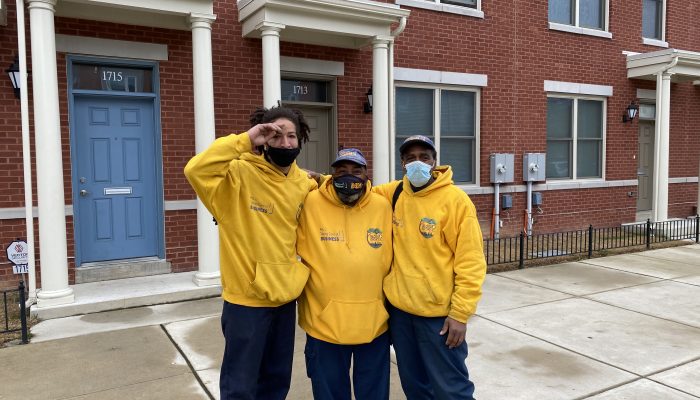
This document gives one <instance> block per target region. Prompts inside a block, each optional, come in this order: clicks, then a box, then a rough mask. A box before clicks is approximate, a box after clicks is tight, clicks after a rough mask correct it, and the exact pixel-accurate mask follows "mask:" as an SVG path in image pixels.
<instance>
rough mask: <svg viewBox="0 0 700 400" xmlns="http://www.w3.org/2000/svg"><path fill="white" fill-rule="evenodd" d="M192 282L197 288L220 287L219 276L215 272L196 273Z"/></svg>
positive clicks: (217, 272)
mask: <svg viewBox="0 0 700 400" xmlns="http://www.w3.org/2000/svg"><path fill="white" fill-rule="evenodd" d="M192 282H194V284H195V285H197V286H200V287H202V286H217V285H221V274H220V273H219V271H216V272H199V271H198V272H197V273H195V274H194V277H192Z"/></svg>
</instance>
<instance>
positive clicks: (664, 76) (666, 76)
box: [661, 71, 676, 80]
mask: <svg viewBox="0 0 700 400" xmlns="http://www.w3.org/2000/svg"><path fill="white" fill-rule="evenodd" d="M675 74H676V73H675V72H668V71H664V72H663V73H662V74H661V78H662V79H663V80H670V79H671V77H672V76H673V75H675Z"/></svg>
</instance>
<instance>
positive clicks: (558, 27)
mask: <svg viewBox="0 0 700 400" xmlns="http://www.w3.org/2000/svg"><path fill="white" fill-rule="evenodd" d="M604 1H605V21H603V29H593V28H584V27H582V26H580V24H579V0H575V1H574V24H573V25H567V24H562V23H559V22H549V29H551V30H555V31H563V32H570V33H578V34H580V35H588V36H596V37H602V38H607V39H612V33H610V0H604ZM547 6H548V7H549V2H547ZM548 18H549V17H548Z"/></svg>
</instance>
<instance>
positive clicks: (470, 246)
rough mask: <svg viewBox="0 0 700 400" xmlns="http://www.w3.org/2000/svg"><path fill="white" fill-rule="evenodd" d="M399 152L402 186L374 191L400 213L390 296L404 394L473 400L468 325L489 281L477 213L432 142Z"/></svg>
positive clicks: (387, 287) (412, 142) (387, 288)
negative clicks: (484, 282)
mask: <svg viewBox="0 0 700 400" xmlns="http://www.w3.org/2000/svg"><path fill="white" fill-rule="evenodd" d="M399 153H400V156H401V166H402V167H403V169H404V171H405V175H404V177H403V179H402V180H401V181H394V182H390V183H387V184H384V185H379V186H375V187H374V188H373V190H375V192H376V193H379V194H381V195H382V196H384V197H385V198H386V199H387V200H389V201H390V202H391V204H392V208H393V221H394V226H393V228H394V229H393V238H394V240H393V249H394V258H393V262H392V265H391V272H390V273H389V275H388V276H387V277H386V278H385V279H384V293H385V295H386V297H387V300H388V304H387V308H388V310H389V315H390V318H389V331H390V334H391V340H392V344H393V346H394V350H395V351H396V358H397V366H398V370H399V377H400V379H401V387H402V388H403V391H404V393H405V394H406V397H407V398H409V399H460V400H469V399H473V398H474V397H473V396H474V384H473V383H472V382H471V381H470V379H469V372H468V370H467V367H466V364H465V359H466V357H467V343H466V341H465V334H466V323H467V320H468V319H469V317H470V316H471V315H473V314H474V313H475V312H476V305H477V303H478V301H479V299H480V298H481V286H482V284H483V281H484V277H485V274H486V260H485V259H484V253H483V244H482V236H481V228H480V227H479V221H478V220H477V216H476V208H475V207H474V204H473V203H472V201H471V200H470V199H469V196H467V194H466V193H464V191H463V190H461V189H460V188H458V187H457V186H455V185H454V183H453V181H452V169H451V168H450V166H437V149H436V147H435V144H434V143H433V141H432V140H431V139H430V138H428V137H427V136H423V135H415V136H410V137H408V138H406V139H405V140H404V142H403V143H402V144H401V146H400V147H399Z"/></svg>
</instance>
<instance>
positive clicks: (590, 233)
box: [588, 225, 593, 258]
mask: <svg viewBox="0 0 700 400" xmlns="http://www.w3.org/2000/svg"><path fill="white" fill-rule="evenodd" d="M588 258H593V225H588Z"/></svg>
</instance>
